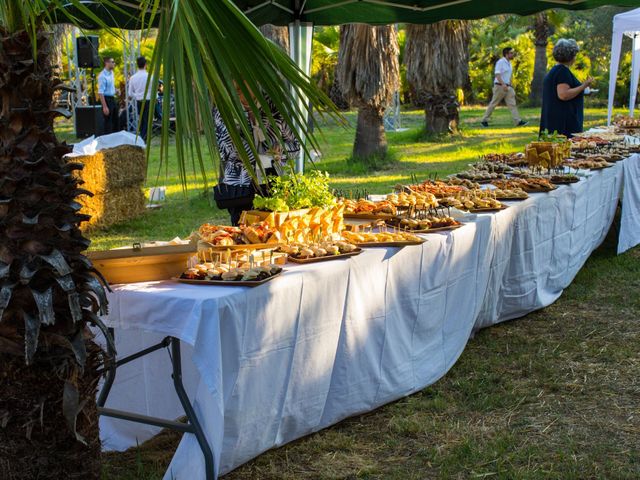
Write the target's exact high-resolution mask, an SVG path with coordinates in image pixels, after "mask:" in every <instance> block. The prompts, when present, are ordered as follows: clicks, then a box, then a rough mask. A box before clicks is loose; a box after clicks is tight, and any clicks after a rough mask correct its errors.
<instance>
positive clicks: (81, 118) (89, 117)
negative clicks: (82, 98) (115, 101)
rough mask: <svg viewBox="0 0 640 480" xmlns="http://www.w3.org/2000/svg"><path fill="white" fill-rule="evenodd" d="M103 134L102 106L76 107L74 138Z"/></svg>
mask: <svg viewBox="0 0 640 480" xmlns="http://www.w3.org/2000/svg"><path fill="white" fill-rule="evenodd" d="M103 133H104V116H103V115H102V105H90V106H88V107H76V137H78V138H87V137H90V136H91V135H95V136H96V137H97V136H98V135H102V134H103Z"/></svg>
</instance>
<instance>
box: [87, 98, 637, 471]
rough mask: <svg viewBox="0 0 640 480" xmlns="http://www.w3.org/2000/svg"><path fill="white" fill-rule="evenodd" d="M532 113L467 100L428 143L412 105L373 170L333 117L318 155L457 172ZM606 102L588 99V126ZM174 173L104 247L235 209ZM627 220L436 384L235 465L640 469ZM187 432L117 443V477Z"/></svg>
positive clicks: (504, 143)
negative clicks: (157, 207)
mask: <svg viewBox="0 0 640 480" xmlns="http://www.w3.org/2000/svg"><path fill="white" fill-rule="evenodd" d="M522 113H523V116H524V118H526V119H527V120H530V121H531V122H532V125H534V126H531V127H525V128H519V129H516V128H512V127H511V126H510V122H509V118H508V116H507V115H508V114H507V112H505V111H504V109H502V111H499V112H497V115H495V116H494V119H493V126H492V127H490V128H488V129H482V128H481V127H479V120H480V116H481V114H482V109H481V108H467V109H465V110H464V111H463V134H462V136H461V137H459V138H456V139H452V140H449V141H446V142H443V141H441V142H424V141H420V120H421V114H420V112H406V113H404V115H403V123H404V125H405V126H407V127H409V130H408V131H406V132H402V133H391V134H389V141H390V144H391V145H392V149H393V151H394V154H395V156H396V158H397V160H398V163H397V164H395V165H394V166H393V167H392V168H390V169H388V170H384V171H380V172H373V173H368V174H363V173H358V172H357V171H355V172H354V171H353V170H350V167H349V166H348V165H347V163H346V158H347V157H348V156H349V153H350V148H351V142H352V138H353V131H345V130H342V129H340V128H339V127H334V126H325V127H324V129H323V130H324V134H325V140H324V143H323V145H324V146H323V149H322V153H323V159H322V161H321V162H319V164H318V165H319V168H321V169H323V170H327V171H329V172H330V173H331V175H332V179H333V184H334V185H335V186H336V187H338V188H342V189H345V188H346V189H348V188H352V187H353V186H354V185H358V187H357V188H360V189H362V188H366V189H367V190H369V191H370V192H372V193H373V192H379V193H381V192H386V191H388V190H389V189H390V188H391V187H392V186H393V185H394V184H395V183H396V182H399V181H403V180H406V179H407V178H408V176H409V175H410V174H411V173H415V174H416V175H418V176H426V175H428V174H429V173H433V172H439V173H441V174H445V173H449V172H453V171H455V170H457V169H460V168H462V167H463V166H464V165H465V164H466V163H467V162H469V161H472V160H474V159H475V158H477V157H478V155H480V154H482V153H484V152H488V151H513V150H521V149H522V147H523V146H524V144H525V143H527V142H528V141H530V140H531V139H532V138H534V137H535V130H536V128H535V120H536V118H537V115H538V112H537V111H536V110H533V109H522ZM604 114H605V112H604V110H588V111H587V112H586V115H587V121H588V125H589V126H591V125H594V124H600V123H602V122H603V119H604ZM347 118H348V119H349V121H350V122H351V123H353V121H354V119H355V116H354V115H353V114H348V115H347ZM151 167H152V170H153V169H154V168H155V167H157V159H155V158H153V159H152V165H151ZM170 171H174V170H170ZM160 184H165V185H167V186H169V187H170V188H169V195H168V200H167V203H166V205H165V206H164V208H163V210H161V211H156V212H150V213H149V214H147V215H146V216H145V217H144V218H142V219H140V220H137V221H135V222H130V223H128V224H126V225H121V226H118V227H114V228H111V229H109V230H108V231H103V232H94V233H93V234H92V239H93V240H94V242H95V246H96V247H99V248H104V247H108V246H115V245H118V244H127V243H130V242H131V241H133V240H141V239H151V238H160V239H162V238H171V237H173V236H175V235H186V234H188V233H189V231H190V230H191V229H192V228H194V227H196V226H197V225H198V224H199V223H200V222H202V221H204V220H207V219H212V218H217V219H223V218H224V217H225V215H224V213H222V212H220V211H218V210H216V209H214V208H211V207H210V206H209V205H208V202H207V200H206V198H204V197H202V196H200V194H199V193H198V187H199V184H198V182H197V180H196V179H195V177H193V178H192V180H191V183H190V187H191V188H192V190H190V191H189V192H188V194H187V197H186V198H185V196H184V195H183V193H182V192H181V191H180V187H179V184H178V182H177V180H176V178H175V177H169V178H168V179H166V180H162V182H161V183H160ZM615 233H616V231H615V228H614V229H612V231H611V232H610V235H609V236H608V238H607V240H606V241H605V243H604V244H603V245H602V246H601V247H600V248H599V249H598V250H597V251H596V252H595V253H594V254H593V255H592V256H591V258H590V259H589V260H588V262H587V264H586V265H585V267H584V268H583V269H582V270H581V271H580V273H579V274H578V276H577V278H576V279H575V281H574V282H573V284H572V285H571V286H570V287H569V288H568V289H567V290H566V291H565V293H564V294H563V296H562V297H561V298H560V299H559V300H558V301H557V302H556V303H555V304H553V305H552V306H550V307H548V308H545V309H543V310H540V311H538V312H535V313H532V314H530V315H527V316H526V317H524V318H522V319H518V320H515V321H511V322H506V323H503V324H501V325H498V326H495V327H492V328H489V329H485V330H483V331H481V332H479V333H478V334H477V335H476V336H475V338H473V339H472V340H471V341H470V342H469V344H468V346H467V348H466V350H465V351H464V353H463V354H462V356H461V358H460V360H459V361H458V362H457V363H456V365H455V366H454V367H453V368H452V369H451V371H450V372H448V373H447V375H446V376H445V377H444V378H443V379H441V380H440V381H438V382H437V383H436V384H434V385H432V386H430V387H428V388H426V389H424V390H423V391H421V392H419V393H417V394H414V395H412V396H410V397H407V398H404V399H402V400H399V401H397V402H394V403H392V404H389V405H387V406H384V407H382V408H380V409H378V410H376V411H374V412H371V413H369V414H366V415H362V416H358V417H354V418H351V419H348V420H345V421H343V422H340V423H339V424H337V425H335V426H334V427H332V428H329V429H326V430H323V431H321V432H319V433H317V434H314V435H311V436H309V437H306V438H303V439H301V440H299V441H296V442H293V443H291V444H288V445H286V446H284V447H282V448H279V449H275V450H272V451H270V452H267V453H265V454H263V455H261V456H260V457H258V458H256V459H254V460H253V461H251V462H249V463H247V464H246V465H244V466H242V467H240V468H239V469H237V470H236V471H234V472H232V473H230V474H229V475H227V476H225V478H226V479H228V480H244V479H273V480H276V479H278V480H280V479H290V480H293V479H309V480H311V479H359V478H363V479H402V480H405V479H425V478H447V479H449V478H460V479H462V478H465V479H466V478H496V479H548V478H554V479H585V478H607V479H632V478H640V449H639V448H638V438H640V353H639V351H640V349H639V348H638V345H640V294H639V293H640V248H636V249H634V250H632V251H630V252H628V253H626V254H624V255H621V256H616V254H615V243H616V236H615ZM178 440H179V436H178V435H177V434H174V433H171V432H166V433H163V434H161V435H160V436H158V437H156V438H155V439H153V440H151V441H149V442H147V443H145V444H143V445H141V446H140V447H138V448H134V449H131V450H129V451H128V452H125V453H110V454H106V455H105V466H104V475H103V478H104V479H105V480H107V479H108V480H134V479H135V480H151V479H154V480H155V479H159V478H162V474H163V472H164V470H165V469H166V466H167V464H168V462H169V460H170V458H171V456H172V455H173V451H174V449H175V448H176V446H177V442H178Z"/></svg>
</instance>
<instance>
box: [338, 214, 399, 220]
mask: <svg viewBox="0 0 640 480" xmlns="http://www.w3.org/2000/svg"><path fill="white" fill-rule="evenodd" d="M343 217H344V218H361V219H364V220H382V219H385V218H393V217H395V215H392V214H390V213H345V214H344V215H343Z"/></svg>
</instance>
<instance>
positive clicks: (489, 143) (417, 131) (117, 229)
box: [57, 107, 606, 250]
mask: <svg viewBox="0 0 640 480" xmlns="http://www.w3.org/2000/svg"><path fill="white" fill-rule="evenodd" d="M483 112H484V109H483V108H482V107H468V108H464V109H463V110H462V122H461V123H462V128H461V131H462V133H461V135H458V136H456V137H453V138H448V139H440V140H437V141H425V140H424V139H423V138H424V134H423V127H422V125H423V112H422V111H405V112H403V113H402V123H403V127H406V128H408V130H407V131H405V132H390V133H388V142H389V145H390V150H391V153H392V156H393V157H394V158H395V159H397V161H396V162H395V163H393V164H392V165H391V166H390V167H388V168H386V169H384V170H380V171H373V172H366V171H364V170H363V169H362V168H361V167H359V166H358V165H356V166H355V167H354V166H353V165H350V164H349V163H348V162H347V159H348V158H349V157H350V156H351V150H352V146H353V139H354V135H355V130H354V129H353V128H344V127H341V126H338V125H335V124H329V125H321V126H320V127H321V132H322V134H321V136H320V139H321V144H322V147H321V151H322V157H321V160H320V161H318V162H317V163H316V166H317V167H318V168H320V169H322V170H326V171H328V172H329V173H330V174H331V178H332V181H331V183H332V185H333V187H335V188H338V189H341V190H350V189H358V190H363V189H364V190H367V191H368V192H369V193H386V192H388V191H390V190H391V189H392V187H393V186H394V185H395V184H396V183H399V182H404V181H408V180H409V178H410V176H411V174H415V175H417V176H418V177H426V176H427V175H429V174H433V173H436V172H437V173H438V174H440V175H446V174H449V173H454V172H456V171H458V170H461V169H463V168H464V167H465V166H466V164H468V163H470V162H473V161H475V160H476V159H477V158H478V157H479V156H480V155H482V154H484V153H487V152H510V151H516V150H523V148H524V146H525V145H526V144H527V143H528V142H530V141H531V140H533V139H534V138H535V137H536V132H537V125H538V119H539V115H540V114H539V110H538V109H532V108H523V109H521V114H522V116H523V118H524V119H526V120H529V122H530V125H529V126H526V127H522V128H515V127H513V124H512V122H511V119H510V117H509V113H508V111H507V110H506V109H504V108H499V109H497V110H496V112H495V113H494V115H493V118H492V121H491V127H490V128H486V129H485V128H483V127H481V126H480V119H481V117H482V114H483ZM585 116H586V125H585V126H587V127H589V126H593V125H596V124H602V123H604V122H605V120H606V110H605V109H588V110H587V111H586V112H585ZM346 118H347V120H348V121H349V124H350V125H355V120H356V114H355V113H353V112H350V113H347V114H346ZM71 130H72V129H71V125H70V124H69V123H60V124H59V128H58V129H57V132H58V133H59V135H60V136H61V137H62V138H64V139H66V140H67V141H70V142H71V141H75V139H74V138H73V134H72V131H71ZM158 156H159V147H158V142H157V139H154V140H153V143H152V150H151V154H150V163H149V168H148V180H147V187H152V186H155V185H165V186H167V200H166V202H165V203H164V205H163V208H162V209H160V210H155V211H148V212H146V213H145V215H143V216H142V217H140V218H138V219H136V220H133V221H129V222H126V223H124V224H121V225H116V226H113V227H111V228H109V229H105V230H96V231H93V232H90V233H89V237H90V238H91V240H92V242H93V243H92V246H91V249H93V250H101V249H107V248H113V247H119V246H124V245H131V244H132V243H133V242H137V241H144V240H168V239H171V238H173V237H175V236H181V237H185V236H187V235H189V234H190V233H191V231H192V230H194V229H196V228H197V227H198V226H199V225H200V224H202V223H204V222H207V221H215V222H228V215H227V212H226V211H220V210H218V209H217V208H216V207H215V206H211V205H210V203H209V199H208V198H207V197H206V196H204V195H203V194H202V190H203V183H202V180H201V179H200V176H199V175H198V174H196V173H193V172H192V173H190V175H189V177H188V190H187V192H186V193H185V192H183V190H182V187H181V185H180V181H179V178H178V168H177V165H176V162H175V158H176V157H175V149H171V150H170V157H169V158H170V161H169V163H168V165H166V166H164V167H163V169H162V171H161V172H159V173H160V175H159V177H158V171H159V160H158ZM165 167H166V168H165ZM209 177H210V178H212V179H215V177H216V175H215V169H214V167H213V165H212V166H211V167H210V175H209Z"/></svg>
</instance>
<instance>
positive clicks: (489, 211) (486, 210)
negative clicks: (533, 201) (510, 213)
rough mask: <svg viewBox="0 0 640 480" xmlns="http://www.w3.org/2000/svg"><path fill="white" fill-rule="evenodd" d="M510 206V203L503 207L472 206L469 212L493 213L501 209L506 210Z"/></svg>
mask: <svg viewBox="0 0 640 480" xmlns="http://www.w3.org/2000/svg"><path fill="white" fill-rule="evenodd" d="M506 208H509V205H502V206H501V207H496V208H472V209H471V210H469V213H491V212H499V211H500V210H505V209H506Z"/></svg>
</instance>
